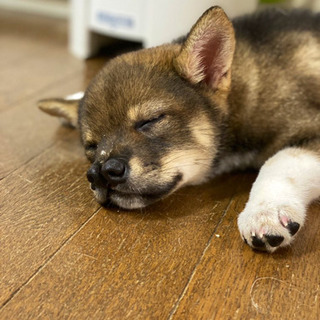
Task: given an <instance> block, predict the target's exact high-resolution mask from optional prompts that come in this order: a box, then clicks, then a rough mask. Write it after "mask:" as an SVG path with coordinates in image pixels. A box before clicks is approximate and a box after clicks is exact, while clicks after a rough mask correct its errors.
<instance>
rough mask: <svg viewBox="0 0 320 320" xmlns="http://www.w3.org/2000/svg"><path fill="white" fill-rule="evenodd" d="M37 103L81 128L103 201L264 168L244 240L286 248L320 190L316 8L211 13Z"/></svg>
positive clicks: (143, 202) (148, 199)
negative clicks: (80, 90)
mask: <svg viewBox="0 0 320 320" xmlns="http://www.w3.org/2000/svg"><path fill="white" fill-rule="evenodd" d="M39 107H40V108H41V109H42V110H43V111H45V112H47V113H49V114H52V115H55V116H58V117H62V118H64V120H65V121H67V122H68V123H69V124H71V125H73V126H75V127H78V128H79V129H80V131H81V137H82V141H83V145H84V148H85V153H86V156H87V157H88V159H89V160H90V161H91V163H92V165H91V167H90V169H89V170H88V173H87V177H88V180H89V182H90V183H91V189H92V190H93V192H94V195H95V197H96V199H97V200H98V201H99V202H100V203H106V202H111V203H113V204H115V205H117V206H119V207H122V208H126V209H135V208H142V207H144V206H147V205H149V204H150V203H153V202H155V201H157V200H159V199H162V198H164V197H166V196H167V195H169V194H171V193H172V192H174V191H175V190H177V189H178V188H181V187H183V186H185V185H194V184H200V183H203V182H204V181H207V180H208V179H210V178H212V177H213V176H215V175H218V174H221V173H223V172H228V171H231V170H234V169H245V168H249V167H250V168H257V169H258V168H261V169H260V173H259V175H258V178H257V180H256V182H255V183H254V185H253V187H252V191H251V193H250V198H249V201H248V203H247V205H246V207H245V209H244V211H243V212H242V213H241V214H240V215H239V218H238V226H239V230H240V234H241V237H242V239H243V240H244V241H245V242H247V243H248V244H249V245H250V246H251V247H253V248H258V249H263V250H267V251H269V252H273V251H274V250H276V249H277V248H278V247H281V246H286V245H289V244H290V243H291V242H292V240H293V239H294V237H295V236H296V234H297V232H298V230H299V229H300V228H301V226H303V224H304V221H305V216H306V210H307V207H308V205H309V203H310V202H311V201H313V200H314V199H316V198H317V197H319V196H320V15H313V14H311V13H309V12H301V11H293V12H284V11H275V10H272V11H266V12H262V13H257V14H254V15H250V16H244V17H240V18H237V19H235V20H233V21H232V22H231V21H230V20H229V19H228V17H227V16H226V14H225V13H224V11H223V10H222V9H221V8H220V7H212V8H210V9H209V10H207V11H206V12H205V13H204V14H203V15H202V17H200V19H199V20H198V21H197V23H196V24H195V25H194V26H193V28H192V29H191V31H190V33H189V34H188V36H187V37H186V38H185V39H182V40H180V41H177V42H175V43H172V44H165V45H163V46H159V47H156V48H151V49H146V50H140V51H137V52H133V53H127V54H124V55H121V56H119V57H116V58H114V59H113V60H111V61H110V62H108V63H107V64H106V66H105V67H104V68H103V69H102V70H101V71H100V73H99V74H98V75H97V76H96V77H95V78H94V79H93V81H92V82H91V84H90V85H89V87H88V89H87V90H86V92H85V93H84V95H83V97H82V95H81V99H80V97H77V98H76V97H71V99H69V100H64V99H47V100H43V101H40V103H39Z"/></svg>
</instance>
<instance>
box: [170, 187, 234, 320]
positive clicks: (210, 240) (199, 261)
mask: <svg viewBox="0 0 320 320" xmlns="http://www.w3.org/2000/svg"><path fill="white" fill-rule="evenodd" d="M234 194H235V193H234ZM234 194H233V195H232V197H231V198H230V201H229V203H228V205H227V207H226V209H225V210H224V212H223V214H222V216H221V218H220V220H219V222H218V223H217V225H216V227H215V228H214V229H213V232H212V234H211V236H210V238H209V240H208V242H207V244H206V246H205V248H204V250H203V252H202V254H201V257H200V258H199V260H198V262H197V264H196V265H195V267H194V268H193V270H192V272H191V275H190V277H189V279H188V281H187V283H186V285H185V287H184V288H183V290H182V293H181V295H180V296H179V298H178V300H177V302H176V304H175V305H174V307H173V308H172V310H171V311H170V313H169V317H168V320H172V319H173V316H174V314H175V313H176V311H177V309H178V307H179V305H180V302H181V301H182V299H183V298H184V296H185V294H186V292H187V290H188V288H189V284H190V283H191V281H192V279H193V278H194V276H195V274H196V271H197V269H198V266H199V265H200V263H201V261H202V259H203V257H204V256H205V254H206V252H207V250H208V249H209V247H210V245H211V242H212V239H213V238H214V235H215V233H216V231H217V229H218V228H219V226H220V225H221V223H222V222H223V220H224V218H225V216H226V215H227V213H228V211H229V209H230V206H231V204H232V202H233V200H234Z"/></svg>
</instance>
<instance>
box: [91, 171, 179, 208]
mask: <svg viewBox="0 0 320 320" xmlns="http://www.w3.org/2000/svg"><path fill="white" fill-rule="evenodd" d="M181 180H182V176H181V174H177V175H176V176H175V177H174V179H173V180H172V181H171V182H169V183H167V184H166V185H163V186H161V187H157V188H154V187H153V188H152V187H150V188H148V189H147V190H145V191H144V192H139V193H133V192H129V191H128V190H127V189H124V190H123V191H122V190H121V191H120V190H115V189H112V188H94V189H92V190H93V193H94V195H95V198H96V200H97V201H98V202H99V203H100V204H102V205H103V206H106V207H108V206H112V205H115V206H117V207H119V208H122V209H128V210H133V209H141V208H144V207H146V206H148V205H150V204H152V203H154V202H156V201H158V200H160V199H163V198H165V197H167V196H168V195H170V194H171V193H172V192H174V191H175V190H177V189H178V188H179V187H180V186H181V184H180V182H181Z"/></svg>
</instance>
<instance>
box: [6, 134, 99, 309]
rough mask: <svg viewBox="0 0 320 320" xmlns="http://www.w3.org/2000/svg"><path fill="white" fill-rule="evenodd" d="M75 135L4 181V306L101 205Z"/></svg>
mask: <svg viewBox="0 0 320 320" xmlns="http://www.w3.org/2000/svg"><path fill="white" fill-rule="evenodd" d="M78 140H79V139H78V136H77V135H76V134H75V132H74V133H73V134H70V135H68V137H67V138H66V139H65V141H61V142H59V143H57V145H55V146H53V147H52V148H48V150H47V151H46V152H44V153H43V154H41V156H39V157H36V158H35V159H33V160H32V161H30V162H29V163H28V164H27V165H25V166H22V167H21V168H20V169H18V170H17V171H15V172H14V173H13V174H11V175H9V176H8V177H7V178H5V179H3V180H2V181H1V182H0V199H1V214H0V239H1V240H0V241H1V245H0V305H2V304H3V303H5V301H6V300H8V299H9V298H10V296H11V295H12V294H13V293H14V292H15V291H16V290H18V289H19V287H20V286H21V285H23V284H24V283H25V282H26V281H27V280H28V279H29V278H30V277H31V276H32V275H33V274H34V273H35V272H36V271H37V270H38V269H39V268H41V266H43V265H44V264H45V262H46V261H47V260H48V259H49V258H50V257H51V256H52V255H53V254H54V253H55V252H56V251H57V250H58V249H59V248H60V246H61V245H62V244H63V243H64V242H65V241H66V240H67V239H68V238H70V236H71V235H72V234H73V233H74V232H76V231H77V230H78V229H79V228H80V227H81V225H82V224H83V223H84V222H85V221H86V220H87V219H88V218H89V217H90V216H91V215H92V214H93V213H94V212H95V211H96V210H97V209H98V205H97V204H96V203H95V202H94V201H93V199H92V196H91V194H90V193H89V192H88V186H87V183H86V178H85V171H86V167H87V161H86V160H85V159H84V157H83V152H82V148H81V147H80V143H79V141H78Z"/></svg>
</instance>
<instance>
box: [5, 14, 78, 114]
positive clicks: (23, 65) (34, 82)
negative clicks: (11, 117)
mask: <svg viewBox="0 0 320 320" xmlns="http://www.w3.org/2000/svg"><path fill="white" fill-rule="evenodd" d="M0 21H1V22H0V47H1V54H0V58H2V59H0V61H1V63H0V79H2V81H1V86H0V111H2V110H5V109H8V108H9V107H12V106H14V105H16V104H17V103H18V102H19V101H23V100H24V99H27V98H31V97H32V96H33V95H34V94H35V93H38V92H41V91H42V90H45V89H48V88H49V87H50V86H52V85H56V84H57V83H59V82H61V81H63V79H65V78H66V77H68V76H72V75H73V74H74V72H75V70H81V69H82V68H83V63H82V61H80V60H78V59H75V58H74V57H73V56H72V55H71V54H69V53H68V52H67V50H66V43H67V24H66V22H63V21H60V20H55V19H45V18H40V17H38V16H34V17H33V16H29V15H21V14H16V13H9V12H7V11H5V10H3V11H1V12H0Z"/></svg>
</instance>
